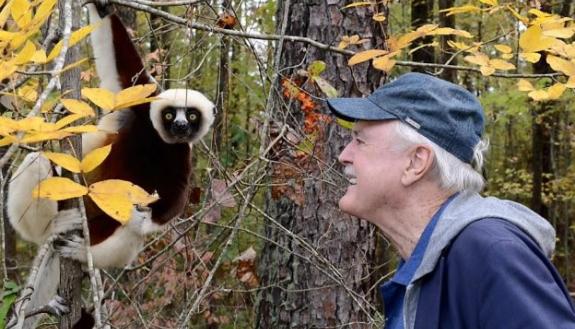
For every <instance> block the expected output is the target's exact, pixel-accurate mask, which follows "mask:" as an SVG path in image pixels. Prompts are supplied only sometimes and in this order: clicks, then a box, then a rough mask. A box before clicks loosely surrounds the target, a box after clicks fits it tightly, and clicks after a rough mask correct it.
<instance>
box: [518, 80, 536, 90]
mask: <svg viewBox="0 0 575 329" xmlns="http://www.w3.org/2000/svg"><path fill="white" fill-rule="evenodd" d="M517 89H519V91H533V90H535V87H533V85H532V84H531V82H529V81H527V80H525V79H519V81H517Z"/></svg>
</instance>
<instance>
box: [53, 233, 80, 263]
mask: <svg viewBox="0 0 575 329" xmlns="http://www.w3.org/2000/svg"><path fill="white" fill-rule="evenodd" d="M54 250H56V252H57V253H58V254H59V255H60V256H61V257H64V258H70V259H75V260H77V261H79V262H82V263H86V252H87V250H86V241H85V240H84V238H82V237H81V236H79V235H77V234H60V235H58V237H56V239H55V240H54Z"/></svg>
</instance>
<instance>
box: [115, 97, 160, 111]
mask: <svg viewBox="0 0 575 329" xmlns="http://www.w3.org/2000/svg"><path fill="white" fill-rule="evenodd" d="M158 99H159V98H158V97H148V98H142V99H138V100H135V101H133V102H129V103H120V104H116V105H115V106H114V109H113V110H112V111H116V110H122V109H126V108H128V107H132V106H136V105H140V104H144V103H149V102H153V101H155V100H158Z"/></svg>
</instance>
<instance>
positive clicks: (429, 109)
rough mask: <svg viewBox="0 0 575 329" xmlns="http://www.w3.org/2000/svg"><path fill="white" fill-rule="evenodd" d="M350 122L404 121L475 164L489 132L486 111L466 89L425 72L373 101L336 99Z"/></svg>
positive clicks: (332, 102)
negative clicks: (479, 145)
mask: <svg viewBox="0 0 575 329" xmlns="http://www.w3.org/2000/svg"><path fill="white" fill-rule="evenodd" d="M327 104H328V106H329V108H330V110H331V111H332V112H333V113H334V114H335V115H336V116H338V117H340V118H342V119H344V120H347V121H357V120H365V121H379V120H401V121H402V122H404V123H406V124H408V125H409V126H411V127H412V128H414V129H415V130H417V132H419V133H420V134H422V135H423V136H425V137H427V138H428V139H430V140H431V141H432V142H434V143H435V144H437V145H439V146H441V147H442V148H443V149H445V150H446V151H448V152H449V153H451V154H453V155H455V156H456V157H457V158H459V159H460V160H461V161H463V162H466V163H471V160H472V158H473V149H474V148H475V146H476V145H477V143H479V141H480V140H481V136H482V135H483V128H484V118H483V108H482V107H481V104H480V103H479V101H478V100H477V98H476V97H475V96H474V95H473V94H472V93H470V92H469V91H467V90H466V89H464V88H462V87H460V86H458V85H455V84H453V83H451V82H447V81H445V80H442V79H439V78H436V77H433V76H431V75H427V74H422V73H406V74H403V75H401V76H399V77H398V78H397V79H395V80H394V81H392V82H390V83H387V84H385V85H383V86H382V87H379V88H378V89H377V90H375V91H374V92H373V93H372V94H371V95H369V96H368V97H367V98H331V99H328V100H327Z"/></svg>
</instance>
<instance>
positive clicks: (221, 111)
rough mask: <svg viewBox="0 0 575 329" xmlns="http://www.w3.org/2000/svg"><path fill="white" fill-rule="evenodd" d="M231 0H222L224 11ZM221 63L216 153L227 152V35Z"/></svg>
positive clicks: (216, 118)
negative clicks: (225, 139)
mask: <svg viewBox="0 0 575 329" xmlns="http://www.w3.org/2000/svg"><path fill="white" fill-rule="evenodd" d="M231 5H232V4H231V1H230V0H222V6H221V8H222V11H223V12H224V11H227V10H229V9H230V8H231ZM220 40H221V44H220V64H219V66H218V67H219V71H218V89H217V94H216V108H217V109H218V112H217V113H216V117H215V120H214V134H213V136H214V139H213V145H212V147H213V149H214V151H215V152H216V154H219V155H220V158H222V154H225V149H224V145H227V143H226V142H225V141H224V138H225V136H227V132H226V130H227V114H228V106H227V105H228V93H229V76H230V73H229V70H230V40H229V38H228V37H226V36H225V35H222V36H221V37H220Z"/></svg>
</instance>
